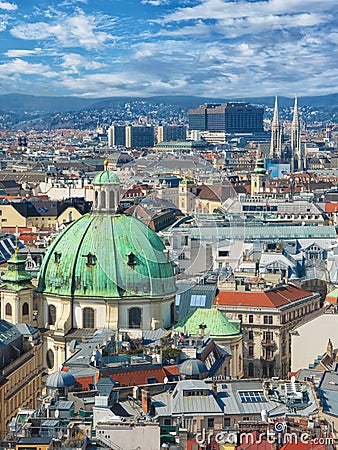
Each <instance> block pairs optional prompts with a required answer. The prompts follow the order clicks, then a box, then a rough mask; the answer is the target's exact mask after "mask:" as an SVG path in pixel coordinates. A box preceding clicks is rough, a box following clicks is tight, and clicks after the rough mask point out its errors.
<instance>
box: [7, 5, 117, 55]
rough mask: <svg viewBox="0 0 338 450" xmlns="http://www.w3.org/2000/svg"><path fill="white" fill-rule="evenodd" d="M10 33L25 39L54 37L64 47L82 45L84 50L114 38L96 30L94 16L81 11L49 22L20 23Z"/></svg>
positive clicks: (101, 44) (99, 46) (95, 47)
mask: <svg viewBox="0 0 338 450" xmlns="http://www.w3.org/2000/svg"><path fill="white" fill-rule="evenodd" d="M11 34H12V35H13V36H14V37H16V38H19V39H25V40H45V39H48V38H56V39H57V40H58V41H59V43H61V45H62V46H64V47H83V48H85V49H86V50H96V49H100V48H102V47H103V46H104V45H105V44H106V43H107V42H109V41H112V40H113V39H114V37H113V36H112V35H111V34H109V33H106V32H103V31H98V24H97V20H96V18H95V17H94V16H91V15H85V14H84V13H82V12H78V13H77V14H75V15H73V16H60V17H55V18H54V19H52V20H51V22H50V23H47V22H35V23H25V24H20V25H17V26H15V27H13V28H12V29H11Z"/></svg>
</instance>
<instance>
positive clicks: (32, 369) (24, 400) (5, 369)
mask: <svg viewBox="0 0 338 450" xmlns="http://www.w3.org/2000/svg"><path fill="white" fill-rule="evenodd" d="M42 359H43V358H42V344H41V343H40V342H39V340H37V341H36V342H32V343H30V342H27V341H25V340H24V336H23V334H22V333H21V332H20V331H19V329H18V328H17V327H16V326H15V325H13V324H11V323H9V322H7V321H5V320H3V319H0V405H1V407H0V439H5V437H6V435H7V433H8V424H9V422H10V420H11V419H12V418H13V417H14V416H15V414H16V413H17V412H18V410H19V408H32V409H34V408H36V407H37V406H38V397H39V395H40V394H41V390H42V369H43V364H42Z"/></svg>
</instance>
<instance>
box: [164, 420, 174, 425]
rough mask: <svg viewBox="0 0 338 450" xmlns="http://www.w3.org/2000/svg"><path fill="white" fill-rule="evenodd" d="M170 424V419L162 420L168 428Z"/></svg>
mask: <svg viewBox="0 0 338 450" xmlns="http://www.w3.org/2000/svg"><path fill="white" fill-rule="evenodd" d="M171 424H172V421H171V419H164V425H167V426H170V425H171Z"/></svg>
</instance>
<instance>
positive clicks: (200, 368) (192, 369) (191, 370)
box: [179, 358, 208, 378]
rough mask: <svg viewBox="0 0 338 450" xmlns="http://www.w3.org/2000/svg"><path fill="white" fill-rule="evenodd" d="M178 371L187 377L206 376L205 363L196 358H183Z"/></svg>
mask: <svg viewBox="0 0 338 450" xmlns="http://www.w3.org/2000/svg"><path fill="white" fill-rule="evenodd" d="M179 371H180V373H181V375H184V376H185V377H187V378H200V377H203V378H205V377H207V376H208V369H207V367H206V365H205V364H204V362H203V361H200V360H199V359H196V358H192V359H187V360H185V361H184V362H183V363H182V364H180V365H179Z"/></svg>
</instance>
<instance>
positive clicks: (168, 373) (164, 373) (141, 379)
mask: <svg viewBox="0 0 338 450" xmlns="http://www.w3.org/2000/svg"><path fill="white" fill-rule="evenodd" d="M174 367H175V368H174ZM109 375H110V376H111V377H113V379H114V381H116V382H118V383H119V384H120V386H140V385H143V384H148V383H149V379H151V378H152V379H156V382H157V383H163V382H164V379H165V378H169V381H171V380H172V377H176V376H179V370H178V367H177V366H165V367H159V368H148V369H137V370H126V371H124V372H122V371H121V372H120V371H116V372H115V371H114V370H111V371H110V372H109ZM105 376H106V374H105Z"/></svg>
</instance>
